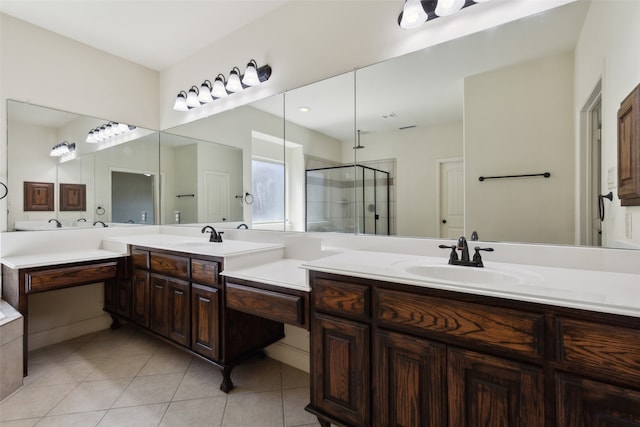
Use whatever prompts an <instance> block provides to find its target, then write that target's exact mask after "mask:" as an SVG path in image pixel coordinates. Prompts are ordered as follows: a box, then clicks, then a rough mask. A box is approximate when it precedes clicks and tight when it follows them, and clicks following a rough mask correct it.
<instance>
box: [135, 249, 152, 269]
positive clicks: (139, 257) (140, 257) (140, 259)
mask: <svg viewBox="0 0 640 427" xmlns="http://www.w3.org/2000/svg"><path fill="white" fill-rule="evenodd" d="M131 263H132V264H133V266H134V267H138V268H144V269H147V268H149V251H143V250H140V249H131Z"/></svg>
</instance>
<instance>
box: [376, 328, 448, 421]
mask: <svg viewBox="0 0 640 427" xmlns="http://www.w3.org/2000/svg"><path fill="white" fill-rule="evenodd" d="M446 366H447V350H446V346H445V345H444V344H441V343H437V342H433V341H429V340H425V339H421V338H416V337H413V336H408V335H405V334H398V333H395V332H389V331H385V330H378V331H377V332H376V334H375V338H374V345H373V377H374V387H373V393H374V394H373V402H374V404H373V425H374V426H375V427H386V426H416V427H446V426H447V395H446V393H447V388H446V383H445V379H446Z"/></svg>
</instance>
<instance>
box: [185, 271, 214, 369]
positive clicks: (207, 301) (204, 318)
mask: <svg viewBox="0 0 640 427" xmlns="http://www.w3.org/2000/svg"><path fill="white" fill-rule="evenodd" d="M219 319H220V291H219V290H218V289H216V288H214V287H210V286H202V285H198V284H195V283H194V284H192V285H191V349H192V350H193V351H195V352H196V353H198V354H201V355H202V356H205V357H208V358H211V359H219V358H220V344H219V343H220V340H219V337H220V320H219Z"/></svg>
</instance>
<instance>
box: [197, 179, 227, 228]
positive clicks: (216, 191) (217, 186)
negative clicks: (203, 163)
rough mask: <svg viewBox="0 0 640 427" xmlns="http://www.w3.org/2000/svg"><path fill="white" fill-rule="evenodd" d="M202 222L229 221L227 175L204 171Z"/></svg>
mask: <svg viewBox="0 0 640 427" xmlns="http://www.w3.org/2000/svg"><path fill="white" fill-rule="evenodd" d="M203 202H204V222H221V221H226V220H227V219H229V174H228V173H221V172H213V171H204V201H203Z"/></svg>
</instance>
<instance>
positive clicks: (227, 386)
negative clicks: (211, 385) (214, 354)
mask: <svg viewBox="0 0 640 427" xmlns="http://www.w3.org/2000/svg"><path fill="white" fill-rule="evenodd" d="M232 369H233V366H225V367H224V368H222V384H220V390H222V391H224V392H225V393H229V392H230V391H231V390H233V389H234V385H233V381H231V370H232Z"/></svg>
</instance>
